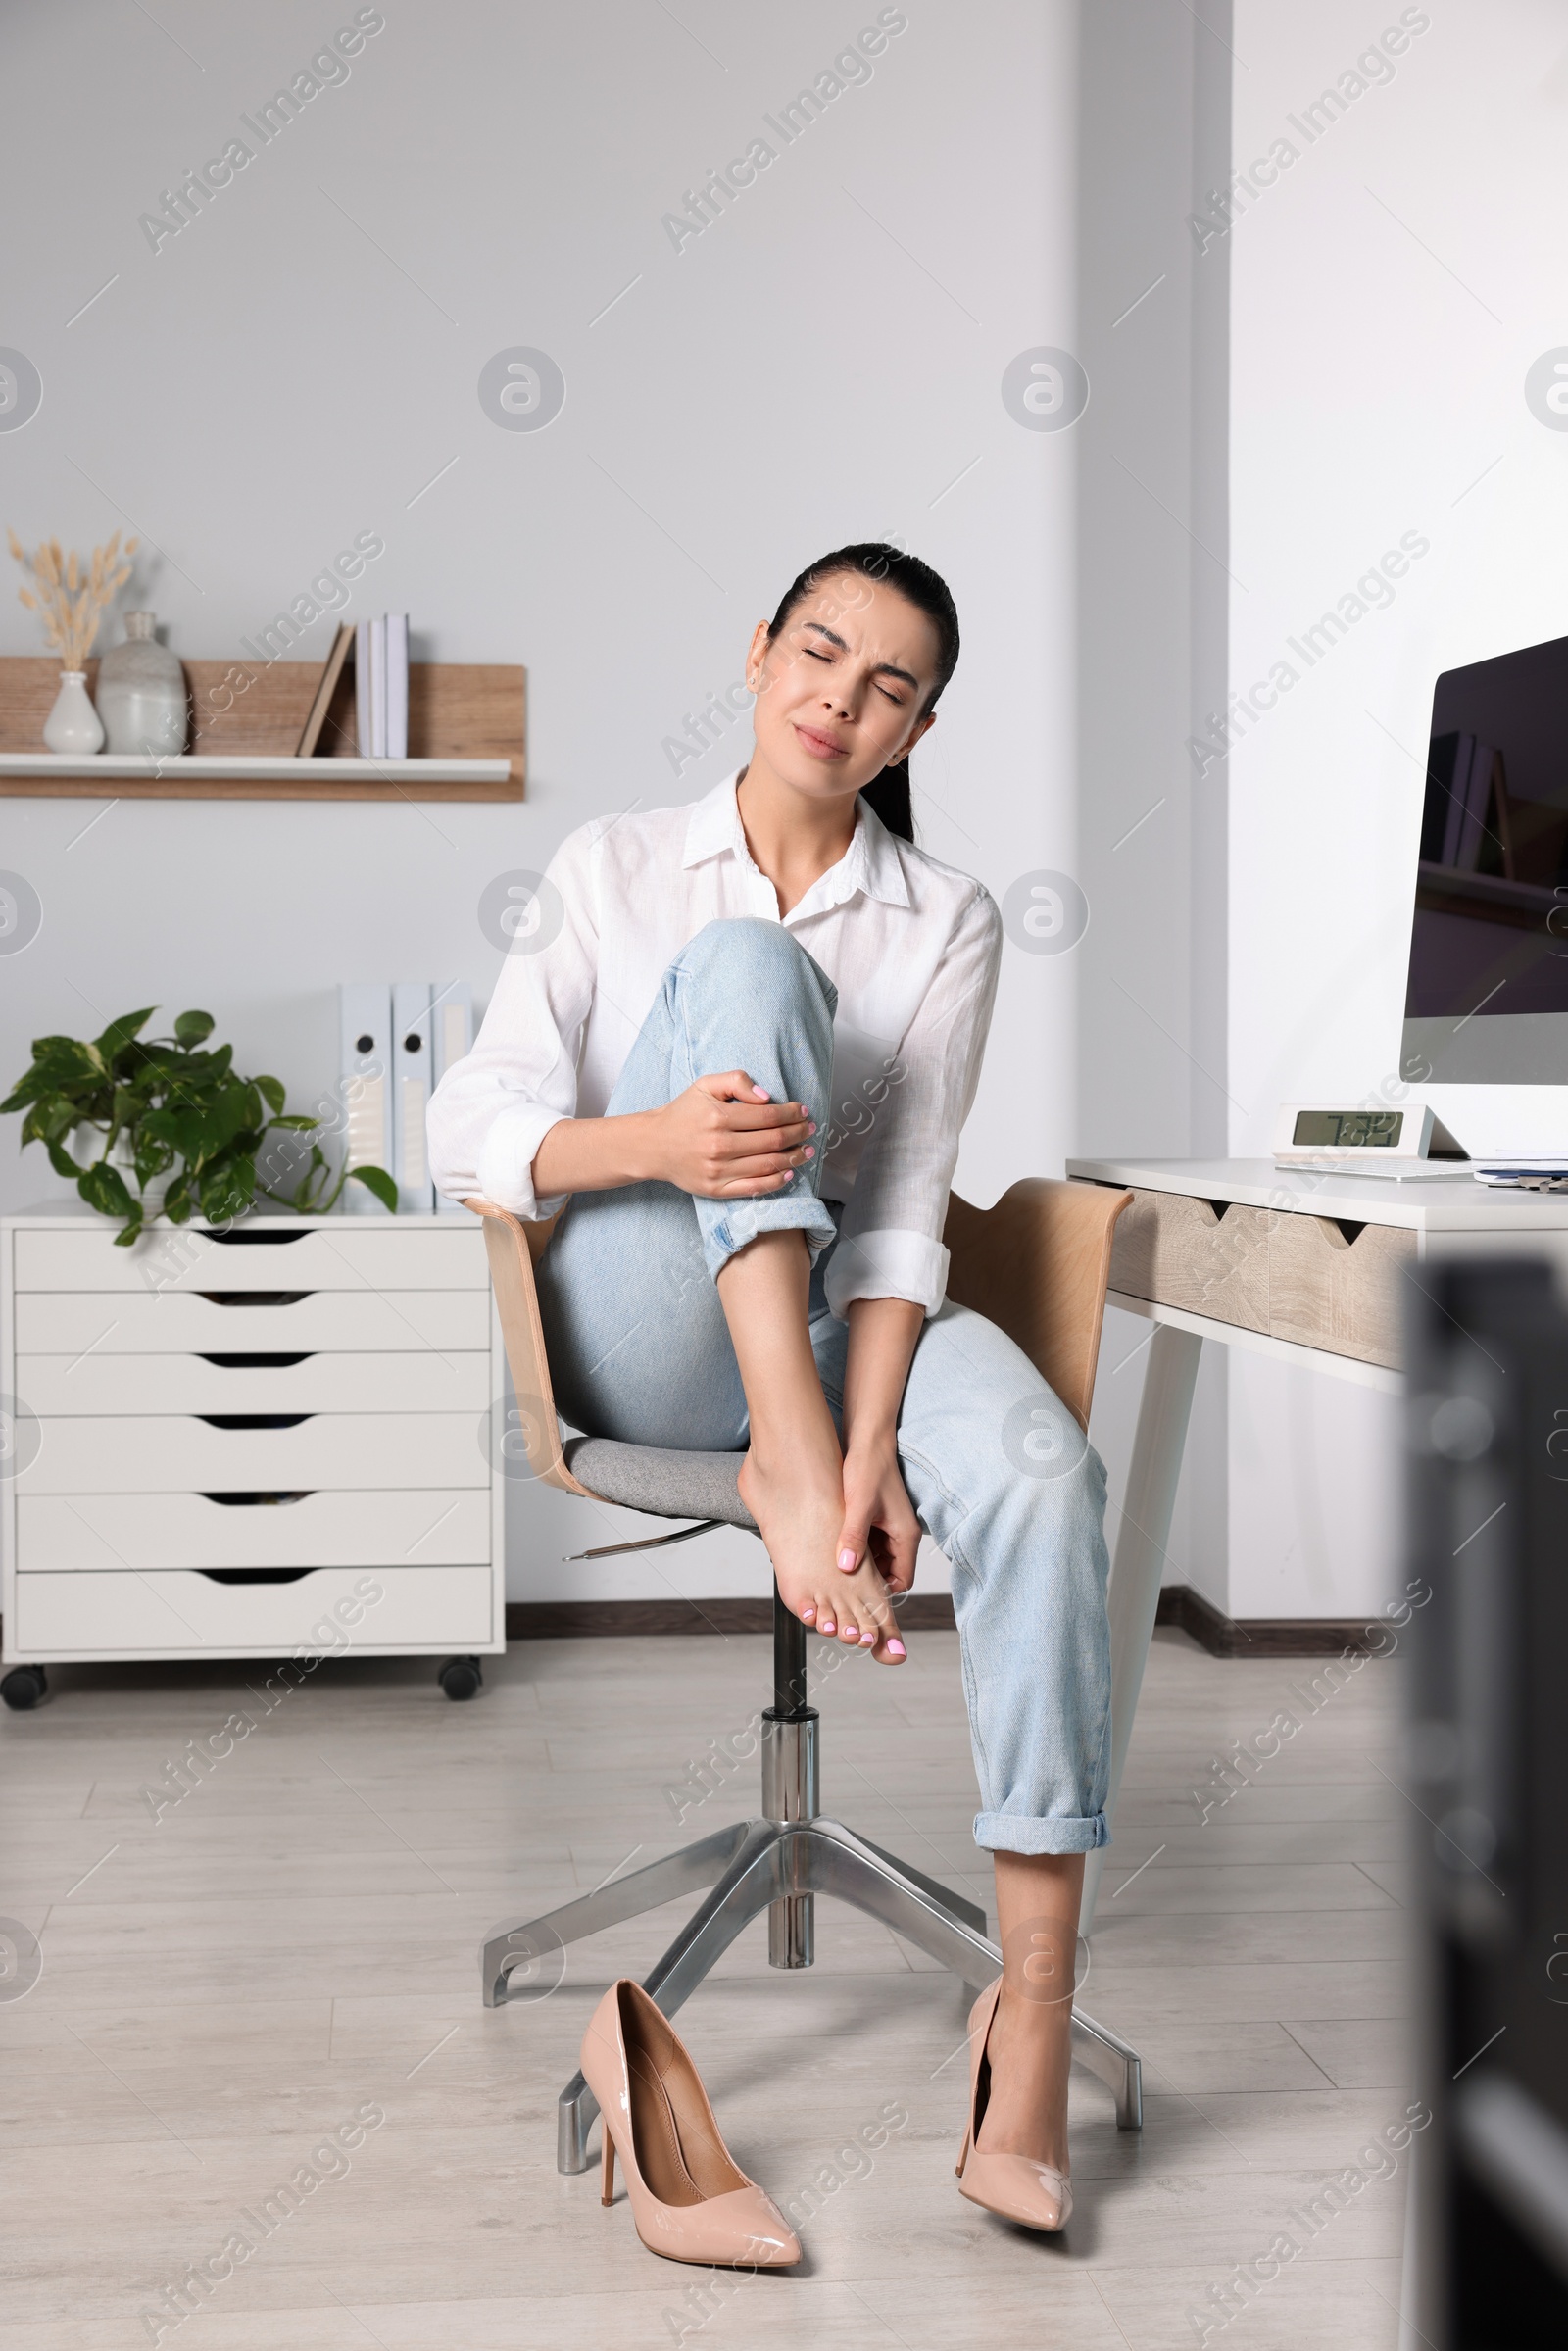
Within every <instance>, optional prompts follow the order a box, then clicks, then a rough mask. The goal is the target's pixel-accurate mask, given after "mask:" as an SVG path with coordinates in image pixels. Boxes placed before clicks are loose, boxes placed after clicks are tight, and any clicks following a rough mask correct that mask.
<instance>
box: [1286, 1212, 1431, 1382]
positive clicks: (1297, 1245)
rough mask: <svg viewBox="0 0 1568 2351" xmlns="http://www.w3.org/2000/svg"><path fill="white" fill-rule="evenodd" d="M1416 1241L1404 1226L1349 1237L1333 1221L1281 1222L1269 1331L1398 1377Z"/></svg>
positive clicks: (1372, 1227)
mask: <svg viewBox="0 0 1568 2351" xmlns="http://www.w3.org/2000/svg"><path fill="white" fill-rule="evenodd" d="M1415 1259H1416V1237H1415V1235H1414V1233H1412V1232H1408V1231H1403V1230H1401V1229H1400V1228H1399V1227H1397V1226H1396V1225H1379V1224H1368V1225H1362V1226H1361V1227H1360V1228H1359V1230H1357V1229H1356V1227H1355V1226H1354V1225H1351V1226H1350V1228H1349V1230H1348V1232H1347V1231H1346V1229H1345V1228H1344V1227H1343V1226H1341V1225H1340V1224H1339V1223H1337V1222H1336V1220H1335V1219H1334V1218H1333V1217H1332V1216H1301V1215H1294V1216H1280V1217H1276V1219H1275V1223H1274V1231H1273V1234H1272V1236H1271V1238H1270V1241H1269V1325H1268V1327H1269V1329H1270V1331H1271V1332H1272V1333H1273V1335H1274V1337H1275V1338H1276V1339H1292V1340H1294V1341H1295V1342H1296V1343H1297V1345H1298V1346H1299V1347H1326V1348H1327V1349H1328V1350H1329V1352H1330V1353H1331V1354H1335V1355H1353V1356H1354V1357H1355V1358H1356V1359H1357V1360H1358V1361H1359V1362H1362V1363H1385V1364H1388V1365H1389V1366H1390V1368H1391V1369H1393V1370H1396V1371H1397V1370H1398V1369H1399V1368H1400V1365H1401V1363H1402V1360H1403V1356H1402V1351H1401V1341H1400V1334H1401V1317H1402V1312H1403V1295H1404V1276H1405V1269H1406V1267H1408V1266H1412V1265H1414V1263H1415Z"/></svg>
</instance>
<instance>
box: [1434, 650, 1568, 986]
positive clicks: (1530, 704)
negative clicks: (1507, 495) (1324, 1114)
mask: <svg viewBox="0 0 1568 2351" xmlns="http://www.w3.org/2000/svg"><path fill="white" fill-rule="evenodd" d="M1514 1012H1568V637H1557V638H1554V639H1553V640H1552V642H1551V643H1550V644H1549V645H1531V646H1527V647H1526V649H1525V650H1524V652H1522V653H1505V654H1499V655H1498V656H1497V657H1496V658H1495V660H1493V661H1475V662H1472V663H1471V665H1470V666H1469V668H1467V669H1449V670H1447V671H1446V672H1445V674H1444V675H1443V676H1442V677H1440V678H1439V680H1438V684H1437V691H1436V694H1435V695H1434V697H1433V703H1432V741H1431V746H1430V749H1429V751H1428V755H1427V781H1426V800H1425V804H1424V807H1423V810H1422V818H1421V862H1420V866H1419V869H1418V872H1417V876H1416V893H1415V927H1414V930H1413V932H1412V935H1411V940H1410V976H1409V984H1408V988H1407V991H1406V997H1405V1017H1406V1019H1421V1018H1446V1019H1463V1020H1466V1021H1468V1020H1469V1019H1471V1018H1474V1019H1478V1020H1490V1019H1495V1018H1496V1017H1497V1016H1499V1015H1501V1014H1506V1013H1514Z"/></svg>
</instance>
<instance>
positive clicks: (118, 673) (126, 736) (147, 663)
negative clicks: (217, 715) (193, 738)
mask: <svg viewBox="0 0 1568 2351" xmlns="http://www.w3.org/2000/svg"><path fill="white" fill-rule="evenodd" d="M157 625H158V615H157V614H156V612H127V613H126V614H125V642H124V644H123V645H116V646H113V647H112V648H111V649H110V651H109V652H108V653H106V654H105V655H104V658H103V660H102V661H100V663H99V664H98V697H97V699H98V715H99V717H100V718H101V719H102V720H103V722H104V732H105V734H106V736H107V737H108V740H107V742H106V744H105V746H104V748H105V749H106V750H107V751H112V752H116V751H118V752H129V753H135V754H138V755H141V756H151V757H158V756H159V755H162V756H163V757H165V758H168V757H169V756H171V755H172V754H174V753H178V752H182V751H183V750H184V748H185V738H186V733H187V730H188V727H189V710H188V704H187V700H186V694H185V672H184V670H183V669H182V668H181V667H180V665H179V660H178V656H177V655H175V654H172V653H171V652H170V650H169V648H168V646H167V645H160V644H159V642H158V639H157V637H156V636H155V635H154V633H153V632H154V630H155V629H156V628H157Z"/></svg>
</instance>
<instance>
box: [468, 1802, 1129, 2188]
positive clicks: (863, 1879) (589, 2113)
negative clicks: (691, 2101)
mask: <svg viewBox="0 0 1568 2351" xmlns="http://www.w3.org/2000/svg"><path fill="white" fill-rule="evenodd" d="M701 1886H711V1889H712V1890H711V1892H710V1894H709V1896H708V1898H707V1900H706V1901H705V1902H703V1903H702V1904H701V1905H700V1906H699V1908H698V1909H697V1910H696V1911H695V1912H694V1913H693V1915H692V1917H691V1918H690V1919H689V1920H688V1922H687V1924H686V1925H685V1926H684V1927H683V1928H682V1929H681V1932H680V1933H679V1935H676V1937H675V1939H674V1941H673V1942H672V1943H671V1944H670V1946H669V1948H668V1950H667V1951H665V1953H664V1954H663V1957H662V1959H661V1960H660V1961H659V1963H658V1965H657V1966H656V1967H655V1968H654V1970H653V1972H652V1973H651V1974H650V1975H649V1976H647V1977H646V1978H645V1979H644V1984H643V1988H644V1990H645V1991H647V1992H648V1994H649V1995H650V1997H651V1998H653V1999H655V2000H657V2001H658V2003H659V2005H660V2007H661V2008H662V2010H663V2012H664V2014H665V2015H666V2016H673V2015H674V2014H675V2012H676V2010H677V2009H678V2008H679V2007H680V2006H681V2004H682V2002H683V2001H685V2000H686V1999H688V1998H689V1997H690V1996H691V1994H692V1993H693V1992H694V1991H695V1990H696V1989H697V1986H698V1985H699V1984H701V1982H702V1981H703V1978H704V1977H705V1976H706V1975H707V1974H708V1972H709V1970H710V1969H711V1967H712V1966H713V1963H714V1961H715V1960H716V1959H717V1958H718V1957H719V1955H720V1953H721V1952H723V1951H725V1950H727V1949H728V1947H729V1945H730V1944H731V1943H732V1942H733V1941H734V1940H735V1937H736V1936H737V1935H739V1933H740V1932H741V1929H742V1928H743V1927H744V1926H745V1925H746V1923H747V1921H748V1920H749V1919H753V1918H755V1917H756V1916H757V1914H758V1912H759V1911H760V1910H770V1911H771V1914H772V1915H771V1918H770V1921H769V1926H770V1937H769V1957H770V1959H771V1960H772V1964H773V1965H774V1966H775V1967H777V1966H781V1965H782V1966H788V1967H809V1965H810V1946H811V1923H812V1922H811V1911H812V1901H813V1897H814V1896H815V1895H816V1894H819V1893H825V1894H836V1895H837V1896H838V1898H839V1900H840V1901H844V1902H849V1903H852V1904H853V1905H854V1907H855V1908H856V1909H857V1910H863V1911H865V1912H866V1913H867V1914H868V1915H869V1916H870V1917H872V1918H878V1919H880V1920H881V1921H882V1922H883V1924H884V1925H885V1926H888V1927H891V1928H893V1929H894V1931H895V1933H897V1934H899V1935H904V1936H905V1937H906V1939H907V1941H909V1942H912V1943H913V1944H914V1945H915V1946H916V1948H917V1949H919V1950H922V1951H926V1952H928V1953H929V1954H930V1956H931V1957H932V1958H933V1959H939V1960H941V1962H942V1963H943V1965H944V1966H945V1967H950V1968H952V1970H953V1971H954V1973H955V1974H956V1976H959V1977H960V1978H961V1979H962V1981H963V1982H964V1983H965V1984H968V1985H970V1986H971V1987H972V1988H973V1989H974V1990H976V1991H978V1990H980V1989H981V1988H982V1987H983V1986H984V1985H985V1984H989V1983H991V1982H992V1981H993V1980H994V1978H995V1977H996V1976H997V1975H998V1974H999V1973H1000V1972H1001V1968H1002V1953H1001V1951H1000V1950H999V1948H998V1946H997V1945H996V1944H995V1943H994V1942H992V1941H991V1940H990V1938H989V1937H988V1935H987V1934H986V1914H985V1912H984V1911H983V1910H982V1909H981V1908H980V1907H979V1906H978V1904H976V1903H974V1902H969V1901H966V1900H965V1899H964V1897H963V1896H962V1895H961V1894H957V1893H954V1892H953V1891H951V1889H950V1888H948V1887H947V1886H940V1885H938V1883H937V1882H936V1880H935V1879H932V1878H927V1877H925V1876H924V1875H923V1874H922V1873H921V1872H920V1871H919V1870H914V1869H911V1868H910V1867H909V1865H908V1864H907V1862H903V1861H898V1860H896V1859H895V1858H894V1856H893V1855H892V1854H891V1853H884V1852H883V1851H882V1849H881V1847H880V1846H878V1845H874V1844H872V1843H870V1842H869V1840H868V1839H867V1838H865V1837H858V1836H857V1835H856V1834H855V1832H854V1830H853V1829H847V1828H845V1827H844V1825H843V1823H842V1822H840V1821H833V1820H822V1819H816V1820H809V1821H798V1820H797V1821H768V1820H752V1821H741V1822H738V1823H736V1824H735V1826H733V1827H732V1828H728V1829H720V1830H718V1831H717V1832H716V1833H715V1834H714V1835H713V1836H711V1837H701V1838H699V1840H698V1841H697V1843H695V1844H691V1845H687V1846H685V1847H684V1848H683V1849H682V1850H681V1851H680V1852H678V1853H671V1854H669V1855H667V1856H666V1858H665V1859H664V1860H662V1861H655V1862H651V1863H649V1864H648V1866H647V1867H646V1868H644V1869H640V1870H633V1871H632V1872H631V1873H630V1875H629V1876H627V1877H625V1878H616V1879H613V1881H612V1882H611V1884H610V1885H608V1886H600V1887H598V1888H597V1890H596V1891H595V1892H593V1893H590V1894H583V1895H582V1896H580V1897H579V1899H578V1900H576V1901H574V1902H566V1903H564V1904H563V1906H562V1907H561V1908H560V1909H559V1910H552V1911H549V1912H547V1913H546V1914H545V1916H544V1917H543V1918H538V1919H534V1920H533V1921H531V1922H530V1923H529V1924H527V1925H525V1926H521V1927H511V1928H498V1929H497V1931H496V1933H495V1934H494V1935H491V1936H490V1937H489V1938H488V1940H487V1941H486V1943H485V1945H484V1955H483V1970H484V1998H485V2005H486V2006H487V2007H489V2008H499V2007H502V2006H504V2005H506V2004H508V2003H509V2002H511V2001H513V2000H518V2001H526V2000H527V1999H528V1998H529V1997H530V1994H531V1996H532V1997H534V1998H537V1997H539V1996H540V1993H541V1991H542V1990H544V1989H546V1988H550V1989H553V1988H554V1984H556V1983H559V1982H560V1973H559V1966H560V1960H561V1957H562V1955H564V1947H565V1945H566V1944H567V1943H569V1942H573V1941H575V1940H576V1939H577V1938H578V1937H579V1936H581V1935H596V1934H598V1933H599V1932H600V1931H601V1929H603V1928H606V1927H614V1926H618V1925H619V1924H620V1923H621V1921H622V1920H624V1919H629V1918H636V1917H637V1916H638V1915H639V1914H640V1913H641V1912H643V1911H645V1910H655V1909H657V1908H658V1907H659V1906H660V1905H661V1904H662V1903H663V1902H668V1901H672V1900H673V1899H674V1898H675V1897H676V1896H677V1895H679V1894H683V1893H689V1892H692V1891H694V1890H696V1889H697V1888H698V1887H701ZM781 1914H783V1917H782V1921H781ZM781 1924H782V1930H783V1931H782V1935H780V1934H778V1933H776V1932H774V1931H775V1930H777V1929H779V1928H780V1926H781ZM781 1943H782V1947H783V1948H784V1950H785V1951H786V1952H788V1953H790V1954H792V1955H790V1956H786V1957H783V1958H781V1957H780V1956H779V1955H778V1953H779V1948H780V1944H781ZM803 1951H804V1956H801V1955H798V1954H801V1953H802V1952H803ZM519 1974H520V1975H521V1977H522V1979H523V1981H521V1982H519V1983H517V1984H516V1985H515V1989H514V1988H513V1979H514V1978H515V1976H517V1975H519ZM1072 2033H1073V2057H1074V2060H1075V2062H1076V2063H1078V2064H1079V2065H1082V2066H1085V2067H1086V2068H1087V2069H1088V2070H1089V2071H1090V2072H1091V2073H1093V2074H1095V2075H1097V2076H1098V2077H1099V2079H1100V2080H1101V2081H1102V2082H1105V2083H1106V2084H1107V2086H1108V2087H1109V2089H1110V2090H1111V2092H1112V2094H1113V2095H1114V2097H1115V2100H1116V2122H1117V2127H1118V2128H1119V2129H1120V2130H1123V2131H1141V2130H1142V2129H1143V2120H1144V2114H1143V2085H1142V2069H1141V2067H1140V2064H1139V2060H1138V2056H1137V2053H1136V2051H1135V2050H1133V2049H1131V2048H1129V2047H1128V2046H1127V2043H1126V2042H1125V2041H1123V2040H1119V2039H1118V2038H1117V2036H1116V2035H1115V2033H1108V2032H1106V2031H1105V2029H1104V2027H1103V2026H1101V2025H1097V2024H1095V2023H1094V2022H1093V2020H1092V2019H1091V2018H1089V2017H1086V2016H1083V2015H1081V2014H1075V2015H1074V2017H1073V2021H1072ZM598 2111H599V2109H598V2107H597V2106H596V2104H595V2102H594V2099H593V2096H592V2093H591V2092H590V2090H589V2088H588V2085H587V2083H586V2082H584V2081H583V2078H582V2076H581V2074H574V2075H573V2076H572V2078H571V2080H570V2081H569V2082H567V2084H566V2086H565V2088H564V2090H563V2091H562V2093H561V2099H560V2104H559V2108H558V2113H557V2126H556V2165H557V2169H558V2170H560V2171H563V2172H585V2171H586V2170H587V2169H588V2160H589V2159H588V2133H589V2131H590V2130H591V2129H592V2127H593V2122H594V2118H595V2116H596V2115H597V2113H598Z"/></svg>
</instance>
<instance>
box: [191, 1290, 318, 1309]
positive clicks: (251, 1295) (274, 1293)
mask: <svg viewBox="0 0 1568 2351" xmlns="http://www.w3.org/2000/svg"><path fill="white" fill-rule="evenodd" d="M196 1295H197V1297H198V1298H205V1299H206V1300H207V1303H208V1304H209V1305H210V1306H297V1305H299V1303H300V1302H301V1300H302V1299H303V1298H312V1297H314V1296H315V1293H314V1292H313V1291H310V1290H199V1291H198V1292H197V1294H196Z"/></svg>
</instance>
